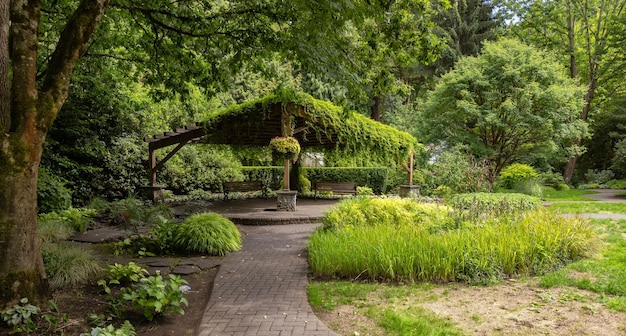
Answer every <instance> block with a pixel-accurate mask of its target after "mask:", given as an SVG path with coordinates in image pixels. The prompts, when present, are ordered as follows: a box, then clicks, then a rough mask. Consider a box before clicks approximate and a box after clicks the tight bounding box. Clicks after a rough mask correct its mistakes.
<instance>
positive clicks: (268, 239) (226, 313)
mask: <svg viewBox="0 0 626 336" xmlns="http://www.w3.org/2000/svg"><path fill="white" fill-rule="evenodd" d="M315 227H316V225H315V224H292V225H271V226H245V227H243V231H244V244H243V249H242V250H241V251H239V252H236V253H231V254H229V255H228V256H226V258H225V259H224V261H223V263H222V266H221V267H220V270H219V273H218V274H217V277H216V279H215V284H214V287H213V291H212V294H211V299H210V301H209V304H208V305H207V308H206V311H205V314H204V318H203V319H202V322H201V324H200V327H199V333H198V335H199V336H215V335H279V336H283V335H311V336H314V335H337V334H336V333H334V332H332V331H330V330H329V329H328V328H327V327H326V326H325V325H324V324H323V323H322V322H320V321H319V320H318V319H317V317H316V316H315V315H314V314H313V311H312V310H311V306H310V305H309V303H308V299H307V295H306V285H307V267H308V266H307V260H306V255H305V253H304V248H305V246H306V240H307V238H308V236H309V234H310V233H311V231H312V230H313V229H314V228H315Z"/></svg>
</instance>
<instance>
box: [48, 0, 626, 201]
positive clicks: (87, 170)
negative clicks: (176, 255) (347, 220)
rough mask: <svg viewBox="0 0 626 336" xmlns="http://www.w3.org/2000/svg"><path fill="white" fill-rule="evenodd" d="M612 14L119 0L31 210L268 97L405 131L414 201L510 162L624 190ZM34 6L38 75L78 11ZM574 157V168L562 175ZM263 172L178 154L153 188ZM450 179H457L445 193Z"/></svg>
mask: <svg viewBox="0 0 626 336" xmlns="http://www.w3.org/2000/svg"><path fill="white" fill-rule="evenodd" d="M624 4H625V1H623V0H611V1H602V2H599V1H587V2H585V3H579V2H571V1H569V0H559V1H552V2H548V3H546V2H543V1H527V2H525V3H524V5H523V6H522V5H521V3H520V2H517V1H512V2H494V1H489V0H467V1H458V0H452V1H449V2H447V1H432V2H431V1H425V0H422V1H416V0H395V1H390V2H385V3H378V2H375V3H371V4H370V5H365V3H361V2H359V1H340V2H328V3H326V2H324V3H321V4H318V6H317V8H315V9H312V8H310V7H309V4H308V3H307V2H305V1H302V2H301V1H294V2H290V3H289V4H278V3H275V2H271V1H260V2H255V3H254V4H250V3H247V2H239V1H224V2H212V1H201V2H199V3H198V4H197V5H196V6H179V7H175V6H174V5H168V6H167V7H166V8H162V7H158V6H159V5H158V4H157V3H155V4H151V3H149V4H143V3H138V2H135V1H130V0H125V1H116V2H114V4H113V5H112V6H111V8H109V9H108V10H107V11H106V13H105V16H104V19H103V21H102V23H101V25H100V26H99V27H98V29H97V31H96V33H95V35H94V37H93V41H92V43H91V44H90V46H89V48H88V50H87V52H86V54H85V56H84V57H83V58H82V59H81V61H80V63H79V65H78V68H77V69H76V71H75V72H74V75H73V78H72V82H71V83H72V84H71V87H70V93H69V98H68V100H67V101H66V103H65V104H64V105H63V108H62V110H61V112H60V114H59V116H58V118H57V119H56V121H55V123H54V126H53V128H52V129H51V130H50V132H49V134H48V137H47V140H46V147H45V150H44V156H43V159H42V163H41V165H42V167H44V168H45V171H44V172H42V173H41V174H40V187H39V193H40V211H42V212H43V211H50V210H51V209H54V208H57V207H59V208H63V207H67V206H69V203H68V202H69V197H70V195H71V200H72V202H73V203H74V204H76V205H80V204H85V203H87V202H89V201H90V200H91V199H93V198H95V197H105V198H109V199H115V198H124V197H127V196H129V195H133V194H136V193H137V192H138V188H139V187H140V186H141V185H145V184H147V173H146V171H147V145H146V144H145V143H144V142H143V140H142V139H143V138H144V137H146V136H150V135H152V134H156V133H159V132H163V131H167V130H171V129H173V128H175V127H180V126H183V125H186V124H190V123H193V122H195V121H197V120H200V119H202V118H203V117H204V116H206V115H207V114H208V113H210V112H211V111H214V110H216V109H219V108H223V107H227V106H230V105H231V104H234V103H241V102H245V101H248V100H250V99H253V98H258V97H261V96H263V95H265V94H267V93H269V92H271V91H272V90H274V89H276V88H279V87H288V88H291V89H295V90H301V91H304V92H307V93H309V94H311V95H312V96H314V97H315V98H319V99H326V100H331V101H333V102H334V103H336V104H339V105H342V106H343V107H345V108H349V109H354V110H356V111H358V112H359V113H363V114H365V115H368V116H371V117H372V118H374V119H376V120H380V121H381V122H383V123H386V124H390V125H392V126H395V127H397V128H399V129H401V130H405V131H407V132H409V133H411V134H413V135H414V136H416V137H417V138H418V140H420V141H421V142H423V143H424V144H426V145H427V146H428V148H429V149H430V151H429V153H428V154H426V155H425V156H424V157H422V158H419V159H418V164H417V166H416V171H415V176H416V183H417V184H421V185H422V187H423V188H425V189H431V190H436V189H437V188H439V191H438V192H444V193H445V192H448V191H451V192H466V191H479V190H487V189H493V188H494V186H495V183H496V182H497V177H498V175H499V173H500V171H501V170H502V169H503V168H504V167H506V166H507V165H510V164H513V163H523V164H529V165H531V166H532V167H534V168H535V169H537V170H538V172H539V173H541V174H548V175H550V174H552V175H551V176H554V175H563V174H564V173H566V179H565V180H563V181H557V182H556V183H557V184H559V183H561V182H569V183H570V184H575V185H578V184H585V183H600V184H601V183H602V181H599V180H598V178H597V177H598V176H610V177H609V179H608V180H612V179H622V178H626V164H625V163H624V161H625V159H624V157H626V145H625V142H626V140H625V136H626V110H625V109H624V102H625V101H626V91H625V88H624V83H626V81H625V79H626V72H625V71H624V69H626V66H624V65H626V59H625V56H624V53H623V50H624V48H625V47H626V33H625V32H626V29H624V22H626V12H625V11H624ZM42 6H43V13H44V15H42V21H41V27H40V32H41V37H40V40H41V43H40V53H39V57H40V60H39V61H40V63H41V64H42V67H41V69H42V70H41V71H42V72H45V71H46V69H45V67H44V65H45V61H46V60H47V59H48V57H49V56H50V53H51V52H52V50H53V49H54V45H55V43H56V41H57V40H58V38H59V36H60V30H61V29H62V23H63V22H64V20H65V19H66V18H67V16H68V15H70V13H71V12H72V11H73V10H74V9H75V5H74V4H73V2H70V1H44V2H43V4H42ZM347 11H350V12H351V13H352V14H351V15H350V16H349V17H348V16H346V17H345V18H343V19H337V17H336V15H335V14H337V13H347ZM185 18H187V19H188V20H186V19H185ZM192 18H194V19H193V20H192ZM199 18H202V19H201V20H199ZM314 23H315V25H316V26H318V27H317V28H315V29H312V28H311V27H312V25H313V24H314ZM318 23H321V24H318ZM319 26H322V27H319ZM314 34H315V35H314ZM489 41H491V42H489ZM524 55H526V56H524ZM524 57H526V58H524ZM513 116H515V117H513ZM457 126H458V127H457ZM498 129H507V130H510V131H511V133H510V134H509V135H506V134H499V133H497V132H496V130H498ZM159 154H160V155H161V157H162V156H164V155H165V154H164V153H159ZM323 155H324V158H325V165H326V166H333V167H337V166H357V167H381V166H386V167H388V168H389V171H388V173H387V174H386V177H385V181H384V182H380V181H379V182H376V185H371V186H370V187H372V188H373V189H374V190H376V191H377V192H386V191H392V190H393V188H394V186H396V185H398V184H400V183H402V181H403V180H404V179H405V177H406V176H405V173H404V171H403V170H402V169H401V168H400V167H398V166H397V164H396V163H395V162H393V161H388V160H387V161H386V160H384V159H382V158H377V157H375V156H371V155H369V154H365V153H362V154H361V155H352V156H347V155H345V153H341V152H327V153H324V154H323ZM572 158H579V159H578V160H577V164H576V165H575V171H574V174H573V176H571V179H570V178H568V176H567V167H568V165H569V164H570V163H571V160H572ZM272 163H273V162H272V159H271V157H270V156H269V155H268V151H267V149H263V148H259V149H254V148H248V149H238V148H227V147H218V146H212V145H192V146H186V147H185V148H184V149H183V150H182V151H181V152H180V153H178V154H177V155H176V156H175V157H174V158H173V159H172V160H170V161H169V162H168V163H167V165H166V168H165V170H164V172H163V173H160V175H159V179H160V180H159V183H161V184H165V185H168V186H169V187H170V188H171V189H172V190H173V191H174V192H176V193H189V192H191V191H193V190H197V189H202V190H212V191H215V190H219V188H220V185H221V182H222V181H229V180H240V179H243V178H245V177H244V176H246V175H245V174H244V171H242V167H244V166H271V165H272ZM575 163H576V162H575ZM451 171H454V172H455V173H454V174H446V173H445V172H451ZM311 172H313V170H311ZM464 172H465V173H464ZM455 174H456V175H458V174H464V176H470V177H471V178H470V179H469V180H463V181H455V178H454V176H455ZM306 178H307V179H309V180H311V179H312V178H313V177H312V176H308V177H306ZM594 179H595V180H594ZM604 182H607V181H604ZM381 183H383V184H381ZM442 190H443V191H442ZM434 193H437V192H434ZM47 200H50V201H49V202H48V203H45V202H47ZM55 204H56V205H55Z"/></svg>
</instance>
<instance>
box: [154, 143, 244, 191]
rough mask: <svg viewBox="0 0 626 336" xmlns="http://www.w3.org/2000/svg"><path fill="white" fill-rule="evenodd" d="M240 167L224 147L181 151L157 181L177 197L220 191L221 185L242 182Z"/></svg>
mask: <svg viewBox="0 0 626 336" xmlns="http://www.w3.org/2000/svg"><path fill="white" fill-rule="evenodd" d="M242 179H243V175H242V173H241V164H240V163H239V161H238V160H237V159H236V158H235V156H234V155H233V153H232V152H231V151H230V150H229V149H228V148H227V147H224V146H214V145H194V146H185V147H183V148H182V149H181V150H180V151H179V152H178V153H177V154H176V155H175V156H174V157H172V158H171V159H170V160H169V161H168V162H167V163H166V164H165V170H164V171H163V173H162V174H161V177H160V180H161V182H162V183H164V184H165V185H167V186H168V187H169V188H171V189H172V190H174V191H175V192H176V193H183V194H185V193H188V192H190V191H192V190H195V189H203V190H221V187H222V182H225V181H241V180H242Z"/></svg>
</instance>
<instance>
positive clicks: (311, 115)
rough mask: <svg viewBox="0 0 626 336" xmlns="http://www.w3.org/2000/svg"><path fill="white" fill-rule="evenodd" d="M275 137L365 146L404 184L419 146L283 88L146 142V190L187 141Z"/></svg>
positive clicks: (259, 141)
mask: <svg viewBox="0 0 626 336" xmlns="http://www.w3.org/2000/svg"><path fill="white" fill-rule="evenodd" d="M368 130H373V131H368ZM277 136H293V137H295V138H296V139H297V140H298V142H299V143H300V146H301V147H302V148H311V147H315V148H342V147H344V148H345V147H348V148H354V147H368V148H373V149H374V150H380V151H382V152H386V153H393V154H394V155H395V156H396V157H397V159H398V161H399V162H400V163H401V164H402V165H403V167H405V169H406V170H407V172H408V174H409V185H412V178H413V177H412V171H413V167H412V166H413V154H414V152H415V150H421V149H422V148H423V147H422V146H421V145H420V144H419V143H418V142H417V140H416V139H415V138H414V137H412V136H411V135H410V134H408V133H406V132H402V131H399V130H397V129H395V128H393V127H391V126H388V125H384V124H381V123H379V122H376V121H373V120H371V119H369V118H367V117H365V116H362V115H360V114H358V113H355V112H353V111H345V110H344V109H342V108H341V107H338V106H335V105H333V104H332V103H329V102H326V101H321V100H317V99H314V98H312V97H311V96H309V95H307V94H305V93H301V92H294V91H286V90H283V91H277V92H275V93H273V94H271V95H269V96H267V97H265V98H262V99H258V100H255V101H251V102H248V103H244V104H241V105H235V106H232V107H230V108H227V109H224V110H220V111H217V112H215V113H214V114H212V115H211V116H210V117H209V118H207V119H206V120H205V121H201V122H197V123H195V124H192V125H188V126H185V127H182V128H177V129H175V130H172V131H169V132H164V133H162V134H156V135H154V136H152V137H148V138H145V139H144V141H146V142H147V143H148V151H149V162H150V168H149V183H150V186H155V185H156V179H157V171H158V170H159V169H161V168H162V167H163V166H164V164H165V162H167V161H168V160H169V159H170V158H171V157H172V156H174V154H176V153H177V152H178V151H179V150H180V149H181V148H182V147H183V146H185V145H186V144H188V143H190V142H194V141H200V142H202V143H211V144H227V145H233V146H257V147H264V146H267V145H268V144H269V142H270V140H271V139H272V138H274V137H277ZM357 137H358V139H355V138H357ZM173 145H176V147H175V148H173V149H172V150H171V151H170V152H169V153H168V154H167V155H166V156H165V157H163V158H162V159H160V160H157V157H156V152H155V151H156V150H157V149H160V148H164V147H169V146H173ZM286 168H287V169H288V165H287V163H286ZM287 169H286V170H287Z"/></svg>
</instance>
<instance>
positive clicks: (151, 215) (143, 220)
mask: <svg viewBox="0 0 626 336" xmlns="http://www.w3.org/2000/svg"><path fill="white" fill-rule="evenodd" d="M109 214H110V215H111V216H113V219H112V224H116V225H127V226H130V227H131V228H133V229H135V230H136V229H137V228H138V226H142V225H151V224H155V223H157V222H158V221H160V220H161V219H163V218H165V219H171V218H173V216H174V215H173V213H172V210H171V209H170V208H169V207H168V206H167V205H164V204H160V205H156V206H152V205H149V204H147V203H145V202H144V201H142V200H140V199H137V198H134V197H128V198H125V199H122V200H118V201H115V202H112V203H111V204H110V213H109Z"/></svg>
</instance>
